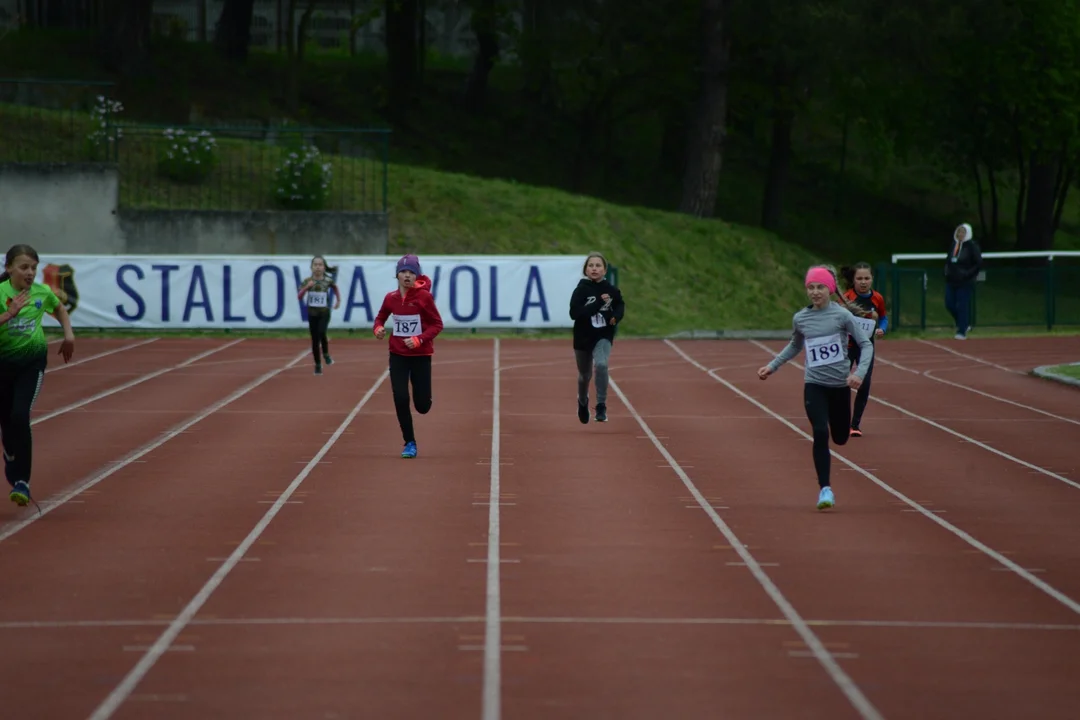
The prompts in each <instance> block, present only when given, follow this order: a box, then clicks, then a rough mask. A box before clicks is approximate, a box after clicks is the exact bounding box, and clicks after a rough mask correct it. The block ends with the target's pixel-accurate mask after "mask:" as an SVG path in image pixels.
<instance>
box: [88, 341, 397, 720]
mask: <svg viewBox="0 0 1080 720" xmlns="http://www.w3.org/2000/svg"><path fill="white" fill-rule="evenodd" d="M310 352H311V351H310V350H305V351H304V353H303V354H302V355H300V356H298V357H297V359H296V361H294V362H298V361H299V360H300V359H301V358H306V357H308V356H309V354H310ZM291 364H292V363H290V365H291ZM277 372H281V371H280V370H278V371H277ZM389 374H390V371H389V370H383V372H382V374H380V375H379V377H378V379H377V380H375V382H374V383H373V384H372V386H371V387H370V388H368V391H367V392H366V393H364V396H363V397H362V398H360V401H359V402H358V403H356V405H355V406H354V407H353V409H352V411H351V412H350V413H349V414H348V416H346V418H345V419H344V420H342V422H341V424H340V425H338V428H337V431H336V432H335V433H334V434H333V435H331V436H330V438H329V439H328V440H327V441H326V442H325V443H324V444H323V446H322V447H321V448H320V449H319V451H318V452H317V453H315V457H313V458H311V461H310V462H309V463H308V464H307V465H305V466H304V469H303V470H301V471H300V473H299V474H298V475H297V476H296V477H295V478H294V479H293V481H292V482H291V483H289V486H288V487H287V488H286V489H285V492H283V493H281V497H279V498H278V500H277V502H276V503H274V505H273V506H271V507H270V509H269V510H267V511H266V514H265V515H263V517H262V519H261V520H259V522H258V524H257V525H255V527H254V528H252V530H251V532H249V533H248V535H247V537H246V538H244V540H243V542H241V543H240V545H239V546H237V548H236V549H235V550H233V552H232V553H231V554H230V555H229V559H228V560H226V561H225V562H224V563H222V565H221V567H219V568H218V569H217V571H216V572H215V573H214V574H213V575H212V576H211V577H210V579H209V580H207V581H206V584H205V585H203V586H202V588H201V589H200V590H199V592H197V593H196V594H195V597H193V598H192V599H191V601H190V602H188V604H187V605H186V606H185V607H184V609H183V610H181V611H180V614H179V615H177V616H176V618H175V619H174V620H173V621H172V622H171V623H170V624H169V627H167V628H166V629H165V631H164V632H162V633H161V636H160V637H158V639H157V640H156V641H155V642H154V644H153V645H151V646H150V649H149V650H147V652H146V654H144V655H143V656H142V657H141V658H140V659H139V662H138V663H136V664H135V667H133V668H132V669H131V671H130V672H129V673H128V674H127V675H126V676H124V679H123V680H121V681H120V684H119V685H117V686H116V687H115V688H113V691H112V692H111V693H109V695H108V697H106V698H105V699H104V700H103V701H102V702H101V704H100V705H99V706H98V707H97V709H95V710H94V712H93V713H92V714H91V715H90V720H105V718H109V717H111V716H112V714H113V713H114V712H116V711H117V710H118V709H119V708H120V706H121V705H123V703H124V701H125V700H126V699H127V698H128V696H129V695H131V693H132V691H133V690H134V689H135V688H136V686H138V684H139V683H140V682H141V681H142V679H143V678H144V677H146V674H147V673H148V672H150V669H151V668H153V667H154V664H155V663H156V662H157V661H158V660H159V659H160V658H161V656H162V655H164V654H165V653H166V652H167V651H168V650H169V647H170V646H171V645H172V644H173V641H174V640H176V638H177V637H178V636H179V635H180V633H181V632H183V630H184V628H185V627H187V625H188V624H190V623H191V621H192V620H193V619H194V618H195V615H196V614H197V613H198V612H199V610H200V609H201V608H202V606H203V605H205V604H206V602H207V601H208V600H209V599H210V596H211V595H213V594H214V591H215V590H217V588H218V587H219V586H220V585H221V583H222V582H224V580H225V578H226V577H228V575H229V573H230V572H232V571H233V569H234V568H235V567H236V566H237V565H238V564H239V563H240V560H241V559H242V558H243V557H244V554H245V553H247V551H248V550H249V549H250V548H251V546H252V545H254V544H255V542H256V541H257V540H258V539H259V537H260V536H261V535H262V534H263V532H264V531H265V530H266V528H267V527H268V526H269V525H270V522H271V521H272V520H273V519H274V518H275V517H276V516H277V514H278V513H279V512H281V509H282V508H283V507H285V503H286V502H288V500H289V498H290V497H292V495H293V493H295V492H296V490H297V489H298V488H299V487H300V485H302V484H303V482H304V480H306V479H307V477H308V475H310V474H311V471H312V470H313V469H315V467H316V466H318V464H319V461H320V460H322V459H323V457H324V456H325V455H326V454H327V453H328V452H330V448H332V447H333V446H334V444H335V443H336V442H337V441H338V439H339V438H340V437H341V436H342V435H343V434H345V429H346V428H348V427H349V425H350V424H351V423H352V421H353V419H354V418H355V417H356V416H357V415H359V414H360V411H361V410H362V409H363V408H364V406H365V405H367V402H368V400H370V399H371V396H372V395H374V394H375V391H376V390H378V389H379V386H380V385H382V384H383V381H384V380H385V379H386V377H387V376H388V375H389Z"/></svg>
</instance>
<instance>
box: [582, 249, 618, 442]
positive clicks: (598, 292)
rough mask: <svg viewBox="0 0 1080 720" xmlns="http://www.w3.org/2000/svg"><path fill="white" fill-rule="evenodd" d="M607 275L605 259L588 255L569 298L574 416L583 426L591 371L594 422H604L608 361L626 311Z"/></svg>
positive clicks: (594, 253)
mask: <svg viewBox="0 0 1080 720" xmlns="http://www.w3.org/2000/svg"><path fill="white" fill-rule="evenodd" d="M607 271H608V263H607V259H606V258H605V257H604V256H603V255H601V254H600V253H598V252H593V253H589V256H588V257H587V258H585V266H584V267H583V268H582V272H583V273H584V275H585V277H584V278H582V279H581V282H579V283H578V286H577V287H576V288H574V294H573V295H572V296H571V297H570V319H571V320H573V321H574V358H575V359H576V360H577V369H578V390H577V414H578V420H580V421H581V423H582V424H586V423H588V422H589V381H590V380H592V377H593V370H594V369H595V372H596V422H607V388H608V357H609V356H610V355H611V344H612V343H613V342H615V326H616V324H617V323H618V322H619V321H620V320H622V318H623V312H624V311H625V310H626V305H625V303H624V302H623V297H622V293H621V292H619V289H618V288H617V287H615V286H614V285H612V284H611V283H609V282H608V281H607V280H606V279H605V276H606V275H607Z"/></svg>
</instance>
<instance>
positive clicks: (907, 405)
mask: <svg viewBox="0 0 1080 720" xmlns="http://www.w3.org/2000/svg"><path fill="white" fill-rule="evenodd" d="M761 345H762V346H763V347H767V348H768V353H771V354H773V355H775V354H776V353H778V352H780V350H781V349H782V348H783V347H784V344H783V343H761ZM881 345H884V343H881ZM879 347H880V345H879ZM882 349H883V351H885V350H891V348H884V347H883V348H882ZM882 356H883V358H884V359H885V360H889V359H890V354H888V353H886V352H883V353H882ZM761 357H762V358H764V359H766V360H767V359H768V358H769V354H767V353H766V351H764V350H763V351H762V355H761ZM902 365H903V366H904V367H909V365H908V364H907V363H902ZM980 367H981V366H980ZM983 370H987V371H989V372H992V373H994V374H995V375H996V376H1003V377H1006V378H1010V377H1012V376H1010V375H1009V373H1006V372H1004V371H1002V370H998V369H995V368H983ZM980 372H982V371H980ZM898 374H907V375H909V376H910V377H907V378H901V379H902V380H905V381H907V382H905V383H904V384H903V385H900V386H897V385H896V384H895V383H894V382H893V378H894V377H895V376H897V375H898ZM879 379H880V380H882V382H880V383H879V382H878V380H879ZM1015 380H1019V381H1020V382H1019V385H1020V386H1021V387H1026V386H1028V385H1033V386H1035V387H1036V388H1038V389H1039V390H1043V391H1045V390H1046V389H1047V387H1046V386H1047V383H1046V382H1045V381H1043V380H1040V379H1036V378H1027V377H1016V378H1015ZM959 382H964V383H965V384H968V385H969V386H971V387H975V386H974V385H972V384H971V381H970V380H966V381H964V380H961V381H959ZM1063 390H1064V391H1065V392H1063ZM1068 390H1069V388H1058V389H1057V392H1056V395H1057V396H1061V395H1062V394H1065V395H1066V396H1067V395H1069V394H1075V393H1069V392H1068ZM984 392H990V391H984ZM1012 394H1013V395H1018V394H1019V393H1016V392H1014V393H1012ZM999 397H1001V396H999ZM1047 400H1048V398H1047ZM1076 400H1080V395H1076V399H1074V405H1075V404H1076ZM882 402H886V403H890V404H891V405H893V406H895V407H891V408H888V406H885V405H883V404H882ZM1015 402H1023V401H1022V400H1016V401H1015ZM1034 402H1043V400H1041V399H1040V400H1035V401H1034ZM1025 404H1027V403H1025ZM1045 404H1047V405H1050V406H1051V407H1052V406H1055V405H1060V404H1062V403H1061V401H1060V400H1057V401H1055V402H1046V403H1045ZM886 408H888V412H886V413H883V412H882V411H883V410H886ZM897 408H902V410H898V409H897ZM1033 408H1039V409H1043V408H1042V406H1038V405H1029V407H1021V406H1020V405H1017V404H1012V403H1008V402H1002V401H1000V400H996V399H994V398H993V397H988V396H986V395H980V394H979V393H974V392H970V391H969V390H966V389H964V388H961V387H956V386H955V385H948V384H945V383H941V382H936V381H934V380H932V379H930V378H929V377H926V376H924V375H918V374H912V373H904V372H903V371H902V370H900V369H898V368H896V367H893V366H890V365H888V364H887V363H885V362H882V363H876V364H875V367H874V375H873V377H872V384H871V400H870V402H869V404H868V406H867V410H866V413H865V415H864V416H863V417H864V419H863V422H862V428H861V429H862V430H863V432H864V433H865V435H864V436H863V438H862V439H863V440H865V439H867V438H869V437H870V435H871V434H873V433H874V431H875V427H874V419H875V417H879V416H883V415H884V416H886V417H897V416H899V417H903V418H906V419H908V420H911V421H913V422H916V423H919V422H922V423H923V424H926V421H932V422H934V423H937V424H938V425H940V426H941V427H939V428H936V431H937V432H939V433H942V435H943V436H945V437H949V438H951V439H954V440H957V441H965V442H969V443H970V442H972V441H975V442H981V443H983V444H985V445H986V446H987V447H989V448H993V449H994V450H998V451H1000V452H1002V453H1006V454H1008V455H1010V456H1012V457H1013V458H1016V459H1017V460H1022V461H1025V462H1027V463H1030V464H1032V465H1035V466H1037V467H1040V468H1043V469H1044V470H1047V471H1050V472H1052V473H1054V474H1056V475H1059V476H1061V477H1063V478H1065V479H1066V480H1070V481H1072V482H1073V483H1075V486H1074V489H1075V490H1076V491H1078V492H1080V453H1077V452H1076V449H1075V448H1074V447H1073V446H1072V443H1071V442H1069V439H1070V438H1076V437H1080V420H1072V422H1070V420H1071V419H1072V418H1071V417H1070V415H1075V416H1077V417H1080V413H1078V412H1077V411H1076V410H1075V409H1074V410H1072V411H1071V412H1070V413H1069V414H1066V415H1059V416H1058V417H1051V416H1048V415H1044V414H1040V413H1039V412H1037V410H1036V409H1033ZM1046 409H1047V412H1052V411H1050V410H1049V409H1048V408H1046ZM904 410H906V411H907V412H906V413H905V412H903V411H904ZM928 427H933V426H929V425H928ZM942 428H947V429H948V430H952V431H953V432H954V433H957V434H948V432H947V431H946V430H943V429H942ZM877 429H878V433H879V434H880V433H882V432H885V433H888V432H889V431H888V430H887V429H885V428H882V427H881V426H878V428H877ZM982 451H983V452H991V451H989V450H986V449H985V448H983V449H982ZM1004 460H1005V461H1008V459H1007V458H1005V459H1004ZM1021 469H1022V470H1023V471H1024V472H1029V471H1034V468H1021ZM1056 482H1060V480H1058V481H1056Z"/></svg>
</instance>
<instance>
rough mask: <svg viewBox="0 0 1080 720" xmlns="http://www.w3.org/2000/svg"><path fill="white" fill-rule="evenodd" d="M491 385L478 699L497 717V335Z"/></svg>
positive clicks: (484, 713)
mask: <svg viewBox="0 0 1080 720" xmlns="http://www.w3.org/2000/svg"><path fill="white" fill-rule="evenodd" d="M493 363H494V365H493V368H494V370H493V373H492V374H493V380H492V389H491V482H490V489H489V490H488V500H489V504H488V538H487V540H488V542H487V603H486V609H485V621H484V688H483V693H484V694H483V700H482V703H481V717H482V718H483V720H499V717H500V715H501V713H502V620H501V613H502V601H501V597H500V585H499V584H500V582H501V581H500V577H499V568H500V567H501V565H502V563H501V562H499V543H500V535H499V533H500V528H499V492H500V482H499V467H500V464H501V463H500V449H501V448H500V443H499V438H500V435H501V430H500V426H501V423H500V421H499V397H500V395H501V394H502V368H501V367H500V365H499V338H495V350H494V358H493Z"/></svg>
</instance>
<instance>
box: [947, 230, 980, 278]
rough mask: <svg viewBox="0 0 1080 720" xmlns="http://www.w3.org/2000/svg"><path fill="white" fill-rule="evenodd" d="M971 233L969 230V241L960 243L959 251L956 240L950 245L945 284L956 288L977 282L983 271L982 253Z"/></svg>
mask: <svg viewBox="0 0 1080 720" xmlns="http://www.w3.org/2000/svg"><path fill="white" fill-rule="evenodd" d="M968 227H969V228H970V226H968ZM970 233H971V230H970V229H969V230H968V239H967V240H965V241H964V242H962V243H960V248H959V250H958V249H957V248H956V240H953V241H952V242H951V243H949V257H948V259H947V260H946V261H945V282H947V283H949V284H950V285H952V286H954V287H961V286H963V285H968V284H970V283H973V282H975V278H976V277H978V275H979V271H980V270H982V251H981V250H980V249H979V244H978V243H977V242H975V240H974V239H972V238H971V235H970Z"/></svg>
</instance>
